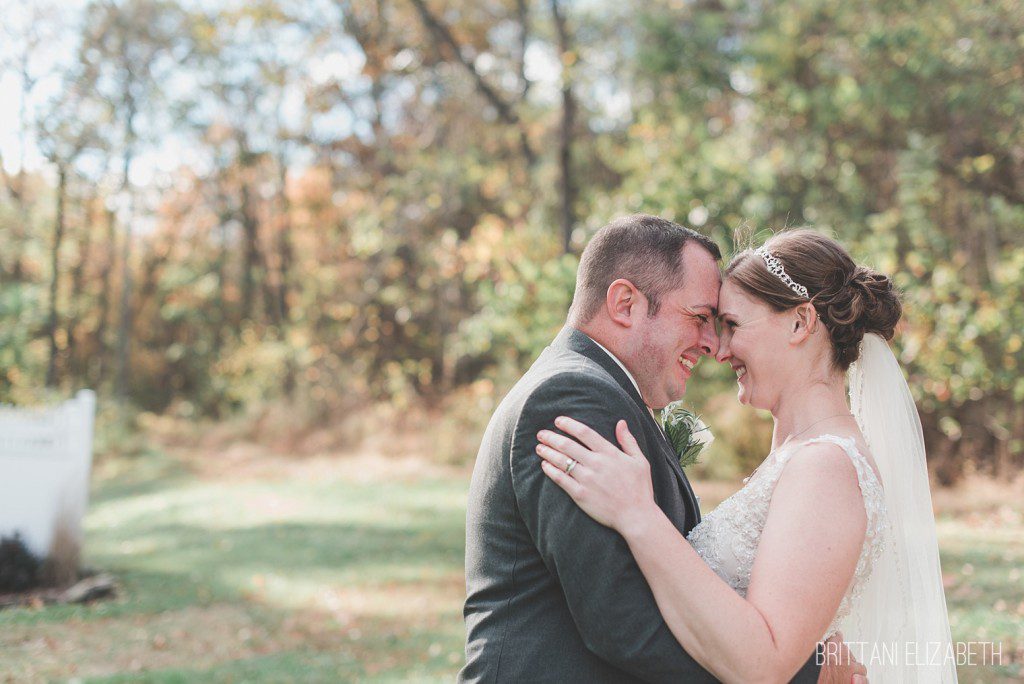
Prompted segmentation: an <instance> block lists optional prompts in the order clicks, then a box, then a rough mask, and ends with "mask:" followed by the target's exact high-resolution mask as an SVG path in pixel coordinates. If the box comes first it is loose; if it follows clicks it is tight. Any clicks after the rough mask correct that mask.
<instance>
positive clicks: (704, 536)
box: [687, 435, 888, 639]
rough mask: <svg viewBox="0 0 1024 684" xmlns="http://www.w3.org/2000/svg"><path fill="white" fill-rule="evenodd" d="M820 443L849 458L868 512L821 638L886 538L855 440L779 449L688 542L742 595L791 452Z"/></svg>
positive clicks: (852, 598)
mask: <svg viewBox="0 0 1024 684" xmlns="http://www.w3.org/2000/svg"><path fill="white" fill-rule="evenodd" d="M820 442H828V443H832V444H836V445H838V446H839V447H840V448H842V450H843V451H844V452H845V453H846V454H847V456H849V457H850V460H851V461H852V462H853V466H854V468H855V469H856V471H857V482H858V484H859V485H860V491H861V494H862V495H863V497H864V510H865V512H866V513H867V529H866V532H865V535H864V545H863V546H862V547H861V551H860V556H859V558H858V559H857V569H856V571H855V572H854V575H853V579H852V580H851V582H850V586H849V588H848V589H847V590H846V594H845V595H844V596H843V600H842V602H841V603H840V604H839V610H838V611H837V612H836V615H835V617H834V618H833V619H832V622H831V624H830V625H829V627H828V631H826V632H825V635H824V636H823V637H822V638H823V639H825V638H828V637H829V636H831V635H832V634H833V633H834V632H835V631H836V630H837V629H839V624H840V622H841V621H842V620H843V619H844V618H846V617H847V616H848V615H849V614H850V611H851V609H852V607H853V606H854V605H855V604H856V601H857V597H858V596H859V594H860V592H861V590H862V589H863V587H864V584H865V582H866V581H867V579H868V577H869V576H870V575H871V568H872V565H873V563H874V561H875V559H877V558H878V556H879V555H880V554H881V551H882V547H883V544H884V541H885V539H886V537H887V535H886V529H887V527H888V521H887V517H886V513H885V503H884V499H883V491H882V485H881V483H880V482H879V481H878V478H877V477H876V476H875V471H874V470H872V468H871V465H870V464H869V463H868V460H867V459H866V458H865V457H864V456H863V455H862V454H861V453H860V451H859V450H858V449H857V446H856V442H854V440H853V439H851V438H846V437H839V436H837V435H822V436H819V437H815V438H813V439H809V440H807V441H805V442H798V443H795V444H793V445H789V446H786V447H782V448H780V449H777V450H776V451H774V452H772V453H771V454H769V455H768V457H767V458H766V459H765V460H764V462H763V463H762V464H761V465H760V466H759V467H758V468H757V470H756V471H755V472H754V474H753V475H751V476H750V477H749V478H747V479H746V480H745V481H744V482H745V484H744V486H743V488H742V489H740V490H739V491H738V492H736V493H735V494H733V495H732V496H730V497H729V498H728V499H726V500H725V501H723V502H722V503H721V504H720V505H719V506H718V507H717V508H715V509H714V510H713V511H711V512H710V513H708V514H707V515H705V516H704V518H703V519H702V520H701V522H700V524H699V525H697V526H696V527H694V528H693V530H691V531H690V534H689V536H688V537H687V538H688V539H689V541H690V544H692V545H693V548H694V549H695V550H696V551H697V553H698V554H700V556H701V558H703V559H704V562H705V563H707V564H708V566H710V568H711V569H712V570H714V571H715V573H716V574H717V575H718V576H719V577H721V578H722V579H723V580H725V582H726V583H727V584H728V585H729V586H730V587H732V588H733V589H735V590H736V592H737V593H739V595H740V596H744V597H745V596H746V595H747V588H748V587H749V586H750V573H751V570H752V569H753V567H754V557H755V556H756V555H757V547H758V544H759V543H760V541H761V532H762V531H763V530H764V525H765V521H766V519H767V517H768V506H769V504H770V503H771V500H772V493H773V492H774V490H775V484H776V482H778V480H779V476H780V475H781V474H782V470H783V468H785V466H786V463H787V462H788V461H789V459H790V457H791V456H792V455H793V454H794V453H795V451H796V448H795V447H798V446H801V445H803V444H815V443H820Z"/></svg>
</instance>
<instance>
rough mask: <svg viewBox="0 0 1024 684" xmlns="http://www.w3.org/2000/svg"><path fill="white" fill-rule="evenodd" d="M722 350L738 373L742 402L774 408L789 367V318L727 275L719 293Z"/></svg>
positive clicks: (720, 355) (721, 354) (721, 359)
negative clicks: (749, 292) (748, 292)
mask: <svg viewBox="0 0 1024 684" xmlns="http://www.w3.org/2000/svg"><path fill="white" fill-rule="evenodd" d="M719 311H720V313H719V314H718V320H719V323H720V327H721V333H720V335H719V345H718V354H717V355H716V356H715V358H716V359H717V360H718V361H719V362H720V363H728V364H729V365H730V366H731V367H732V369H733V371H734V372H735V373H736V381H737V383H738V385H739V393H738V396H737V398H738V399H739V401H740V403H741V404H749V405H750V406H753V407H755V408H760V409H768V410H771V409H772V408H773V407H774V406H775V404H776V403H777V402H778V398H779V392H780V390H781V388H782V387H783V386H784V385H785V382H786V376H787V375H788V370H787V368H786V366H787V363H786V362H785V357H787V356H788V354H787V352H788V350H789V345H788V343H787V342H788V339H789V336H790V333H791V332H792V331H790V330H789V329H788V323H787V321H788V320H789V319H788V317H787V316H786V315H785V313H777V312H775V311H773V310H772V308H771V307H769V306H768V305H767V304H765V303H764V302H761V301H760V300H758V299H756V298H754V297H752V296H750V295H749V294H747V292H746V291H744V290H743V289H742V288H741V287H740V286H739V285H737V284H735V283H734V282H732V281H730V280H729V279H728V278H726V280H725V282H724V283H723V284H722V290H721V292H720V293H719Z"/></svg>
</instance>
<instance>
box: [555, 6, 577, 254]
mask: <svg viewBox="0 0 1024 684" xmlns="http://www.w3.org/2000/svg"><path fill="white" fill-rule="evenodd" d="M551 16H552V17H553V19H554V22H555V30H556V32H557V34H558V51H559V53H560V54H561V60H562V125H561V129H560V131H559V145H558V166H559V170H560V179H559V189H560V192H561V198H560V200H561V201H560V205H561V206H560V209H561V221H562V248H563V249H564V250H565V252H566V253H569V252H571V251H572V232H573V229H574V228H575V226H576V185H575V179H574V178H573V175H572V129H573V123H574V121H575V118H576V100H575V98H574V97H573V94H572V77H571V71H572V64H573V63H574V62H575V55H574V54H573V52H572V49H571V47H570V44H569V31H568V29H567V28H566V25H565V16H564V15H563V14H562V11H561V8H560V7H559V1H558V0H551Z"/></svg>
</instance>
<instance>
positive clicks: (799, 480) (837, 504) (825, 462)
mask: <svg viewBox="0 0 1024 684" xmlns="http://www.w3.org/2000/svg"><path fill="white" fill-rule="evenodd" d="M856 453H857V449H856V445H855V444H853V443H852V441H851V442H850V443H843V440H842V439H821V440H819V439H812V440H809V441H806V442H804V443H802V444H799V445H796V446H794V447H793V448H792V449H791V453H790V454H789V456H788V458H787V459H786V462H785V464H784V466H783V468H782V471H781V473H780V474H779V479H778V482H777V484H776V486H775V493H776V495H778V494H783V495H785V494H789V493H792V494H794V495H799V496H803V497H815V498H821V499H822V500H826V501H828V503H829V505H830V506H832V507H833V508H834V509H837V510H845V511H848V512H850V513H854V514H855V513H856V512H857V511H859V512H860V513H861V514H863V511H864V505H863V502H862V500H861V499H862V496H861V490H860V475H859V473H858V470H857V465H856V463H854V457H855V455H856Z"/></svg>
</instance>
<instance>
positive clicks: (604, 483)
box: [537, 416, 658, 536]
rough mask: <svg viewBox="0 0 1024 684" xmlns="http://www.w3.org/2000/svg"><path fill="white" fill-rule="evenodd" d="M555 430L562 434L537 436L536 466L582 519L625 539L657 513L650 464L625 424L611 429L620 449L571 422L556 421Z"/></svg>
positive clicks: (575, 421) (547, 433) (546, 432)
mask: <svg viewBox="0 0 1024 684" xmlns="http://www.w3.org/2000/svg"><path fill="white" fill-rule="evenodd" d="M555 427H557V428H558V429H559V430H561V431H562V432H564V433H565V435H560V434H558V433H557V432H554V431H553V430H541V431H540V432H539V433H538V434H537V440H538V442H539V444H538V445H537V455H538V456H540V458H541V459H542V460H541V462H540V465H541V467H542V468H543V469H544V473H545V474H546V475H547V476H548V477H549V478H551V480H553V481H554V482H555V484H557V485H558V486H559V487H561V488H562V489H563V490H565V492H566V493H567V494H568V495H569V496H570V497H572V499H573V501H575V502H576V503H577V504H578V505H579V506H580V508H582V509H583V510H584V511H585V512H586V513H587V515H589V516H590V517H591V518H593V519H594V520H596V521H597V522H599V523H601V524H602V525H607V526H608V527H611V528H612V529H614V530H616V531H617V532H619V533H620V534H622V535H623V536H627V533H628V532H629V531H630V530H632V529H635V528H637V527H640V526H642V525H644V524H645V523H646V522H647V521H648V520H650V518H651V515H652V514H655V513H657V511H658V508H657V505H656V504H655V503H654V488H653V485H652V484H651V466H650V463H649V462H648V461H647V458H646V457H645V456H644V454H643V451H642V450H641V449H640V445H639V444H637V441H636V439H635V438H634V437H633V435H632V433H630V431H629V427H628V426H627V425H626V421H624V420H620V421H619V422H618V423H617V424H616V426H615V436H616V438H617V439H618V441H619V444H620V445H621V447H622V448H621V449H620V448H619V447H617V446H615V445H614V444H612V443H611V442H609V441H608V440H607V439H605V438H604V437H602V436H601V435H600V434H598V433H597V431H595V430H593V429H591V428H589V427H588V426H586V425H584V424H583V423H581V422H579V421H577V420H573V419H572V418H567V417H565V416H560V417H558V418H557V419H555ZM566 435H568V436H566Z"/></svg>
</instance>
